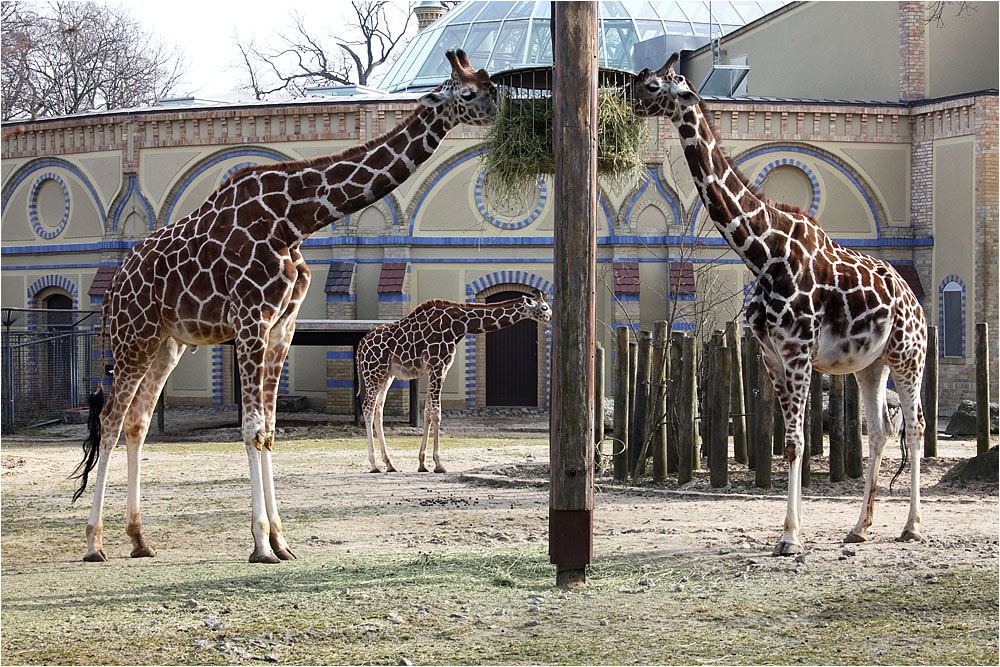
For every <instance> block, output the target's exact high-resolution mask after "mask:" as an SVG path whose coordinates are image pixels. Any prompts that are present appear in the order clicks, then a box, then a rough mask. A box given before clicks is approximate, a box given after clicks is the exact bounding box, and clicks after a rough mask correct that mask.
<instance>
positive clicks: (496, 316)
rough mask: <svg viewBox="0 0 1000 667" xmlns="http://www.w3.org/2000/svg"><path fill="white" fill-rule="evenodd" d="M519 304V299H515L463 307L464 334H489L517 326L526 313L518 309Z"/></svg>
mask: <svg viewBox="0 0 1000 667" xmlns="http://www.w3.org/2000/svg"><path fill="white" fill-rule="evenodd" d="M519 304H520V299H515V300H512V301H501V302H499V303H489V304H483V303H475V304H469V305H467V306H465V308H464V309H463V310H464V312H465V326H466V329H465V333H468V334H480V333H489V332H491V331H497V330H498V329H503V328H504V327H509V326H510V325H512V324H517V323H518V322H520V321H521V320H523V319H525V318H526V317H527V313H525V312H524V310H523V309H521V308H518V305H519Z"/></svg>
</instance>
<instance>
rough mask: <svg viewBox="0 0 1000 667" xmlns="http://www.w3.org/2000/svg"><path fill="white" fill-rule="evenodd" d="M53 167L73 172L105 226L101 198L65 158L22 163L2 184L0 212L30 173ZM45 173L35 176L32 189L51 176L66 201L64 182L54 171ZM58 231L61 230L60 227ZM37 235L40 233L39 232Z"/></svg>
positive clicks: (67, 195) (105, 216)
mask: <svg viewBox="0 0 1000 667" xmlns="http://www.w3.org/2000/svg"><path fill="white" fill-rule="evenodd" d="M55 168H58V169H65V170H66V171H68V172H69V173H71V174H73V175H74V176H75V177H76V178H78V179H79V180H80V182H81V183H82V184H83V186H84V187H85V188H86V189H87V192H89V193H90V197H91V199H93V202H94V206H95V207H96V208H97V213H98V215H100V216H101V224H102V226H104V227H106V226H107V223H108V217H107V212H106V210H105V207H104V204H102V203H101V198H100V196H98V194H97V190H96V189H95V188H94V186H93V184H92V183H91V182H90V179H88V178H87V177H86V176H85V175H84V174H83V172H82V171H80V169H79V168H78V167H77V166H76V165H74V164H73V163H72V162H67V161H66V160H63V159H60V158H54V157H45V158H39V159H37V160H32V161H31V162H28V163H27V164H25V165H23V166H22V167H21V168H20V169H18V170H17V171H15V172H14V173H13V174H12V175H11V177H10V178H9V179H8V180H7V183H5V184H4V186H3V200H2V202H0V213H2V212H6V210H7V203H8V202H9V201H10V198H11V196H12V195H13V194H14V192H15V191H16V190H17V187H18V186H19V185H21V183H23V182H24V180H25V179H27V178H30V177H32V175H33V174H35V173H36V172H38V171H39V170H43V169H49V170H51V169H55ZM46 173H47V174H50V175H49V176H46V174H45V173H43V174H42V175H41V176H38V177H37V180H36V183H35V184H34V186H33V188H32V189H33V191H34V190H35V188H37V186H38V185H40V184H41V182H42V181H44V180H47V179H48V178H53V179H54V180H56V181H57V182H58V183H59V184H60V186H61V187H62V188H63V191H64V193H65V195H66V200H67V202H68V201H69V191H68V188H67V187H66V184H65V183H64V182H63V179H62V178H60V177H59V176H58V174H56V173H55V172H51V171H50V172H46ZM30 199H31V197H30V195H29V208H30ZM68 205H69V204H67V206H68ZM30 215H31V214H30V211H29V217H30ZM34 226H35V222H34V221H32V227H34ZM62 226H63V227H64V226H65V221H64V222H63V225H62ZM35 231H36V233H39V232H38V230H37V229H36V230H35ZM59 231H60V232H61V231H62V229H61V228H60V229H59ZM57 233H58V232H56V234H57ZM56 234H52V236H55V235H56ZM39 235H41V234H40V233H39ZM43 238H51V237H44V236H43Z"/></svg>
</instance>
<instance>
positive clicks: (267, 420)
mask: <svg viewBox="0 0 1000 667" xmlns="http://www.w3.org/2000/svg"><path fill="white" fill-rule="evenodd" d="M294 330H295V327H294V320H293V318H291V317H286V318H284V319H282V320H281V321H279V322H278V323H277V324H275V326H274V327H272V329H271V332H270V335H269V336H268V347H267V352H266V354H265V357H264V410H265V413H264V434H265V437H264V445H263V447H262V448H261V450H260V468H261V483H262V486H263V491H264V507H265V509H266V510H267V521H268V539H269V541H270V543H271V549H272V550H273V551H274V555H275V556H277V557H278V558H279V559H280V560H294V559H295V554H294V553H293V552H292V550H291V549H290V548H289V547H288V543H287V542H286V541H285V538H284V536H283V535H282V534H281V517H280V516H279V515H278V501H277V498H276V497H275V494H274V470H273V467H272V463H271V450H272V448H273V446H274V434H275V423H276V421H277V416H276V413H277V410H278V385H279V383H280V381H281V369H282V367H283V366H284V364H285V358H286V356H287V355H288V348H289V347H290V346H291V343H292V335H293V334H294Z"/></svg>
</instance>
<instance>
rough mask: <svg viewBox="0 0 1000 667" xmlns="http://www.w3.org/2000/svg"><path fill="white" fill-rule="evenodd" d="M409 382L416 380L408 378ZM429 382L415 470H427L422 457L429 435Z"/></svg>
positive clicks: (424, 453) (425, 450)
mask: <svg viewBox="0 0 1000 667" xmlns="http://www.w3.org/2000/svg"><path fill="white" fill-rule="evenodd" d="M410 382H416V380H410ZM430 406H431V384H430V382H428V383H427V397H426V398H425V399H424V437H423V438H422V439H421V441H420V453H419V454H418V455H417V460H418V461H419V462H420V466H419V467H418V468H417V472H427V466H426V465H424V457H425V455H426V452H427V439H428V438H429V437H430V433H431V422H432V421H433V420H432V419H431V413H430Z"/></svg>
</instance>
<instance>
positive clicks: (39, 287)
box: [27, 273, 80, 310]
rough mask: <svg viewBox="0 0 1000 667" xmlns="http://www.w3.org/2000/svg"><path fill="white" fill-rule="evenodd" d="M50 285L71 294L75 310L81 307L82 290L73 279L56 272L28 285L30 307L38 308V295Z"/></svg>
mask: <svg viewBox="0 0 1000 667" xmlns="http://www.w3.org/2000/svg"><path fill="white" fill-rule="evenodd" d="M49 287H58V288H59V289H61V290H63V291H64V292H66V293H67V294H69V296H70V298H72V299H73V310H78V309H79V307H80V290H78V289H77V287H76V284H74V283H73V281H72V280H70V279H69V278H66V277H65V276H60V275H58V274H55V273H49V274H47V275H44V276H42V277H41V278H38V279H37V280H35V282H33V283H31V284H30V285H28V290H27V297H28V308H38V307H39V304H38V295H39V294H40V293H41V292H42V291H43V290H45V289H47V288H49Z"/></svg>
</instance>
